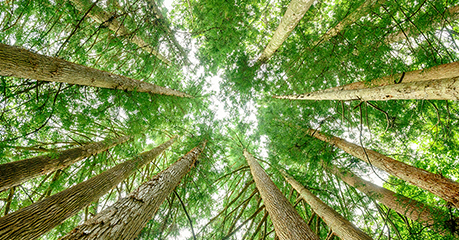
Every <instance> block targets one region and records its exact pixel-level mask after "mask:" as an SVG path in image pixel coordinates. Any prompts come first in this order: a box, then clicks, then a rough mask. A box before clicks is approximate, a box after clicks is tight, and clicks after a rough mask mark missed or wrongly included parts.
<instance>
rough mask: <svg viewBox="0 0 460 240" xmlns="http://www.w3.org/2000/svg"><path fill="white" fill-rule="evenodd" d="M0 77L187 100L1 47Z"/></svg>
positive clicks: (154, 87)
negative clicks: (168, 96) (145, 93)
mask: <svg viewBox="0 0 460 240" xmlns="http://www.w3.org/2000/svg"><path fill="white" fill-rule="evenodd" d="M0 75H1V76H13V77H18V78H32V79H36V80H39V81H47V82H63V83H69V84H76V85H83V86H90V87H100V88H112V89H120V90H126V91H137V92H147V93H153V94H162V95H170V96H178V97H191V96H190V95H188V94H185V93H182V92H179V91H176V90H173V89H169V88H165V87H160V86H157V85H155V84H151V83H148V82H143V81H139V80H135V79H132V78H128V77H124V76H120V75H116V74H112V73H109V72H105V71H101V70H98V69H94V68H90V67H86V66H83V65H79V64H75V63H71V62H68V61H65V60H62V59H59V58H53V57H48V56H44V55H40V54H36V53H34V52H32V51H28V50H25V49H21V48H17V47H13V46H8V45H5V44H1V43H0Z"/></svg>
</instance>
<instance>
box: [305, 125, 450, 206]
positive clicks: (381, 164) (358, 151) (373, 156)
mask: <svg viewBox="0 0 460 240" xmlns="http://www.w3.org/2000/svg"><path fill="white" fill-rule="evenodd" d="M306 131H307V133H308V134H309V135H311V136H313V137H316V138H318V139H320V140H322V141H325V142H328V143H330V144H333V145H335V146H337V147H338V148H340V149H342V150H343V151H345V152H347V153H349V154H351V155H353V156H355V157H357V158H359V159H361V160H362V161H364V162H366V163H370V164H372V165H373V166H375V167H377V168H379V169H381V170H384V171H386V172H388V173H389V174H391V175H393V176H395V177H398V178H400V179H402V180H404V181H406V182H408V183H410V184H413V185H415V186H417V187H419V188H422V189H425V190H427V191H429V192H431V193H433V194H435V195H437V196H439V197H440V198H442V199H444V200H446V201H448V202H451V203H452V204H454V206H455V207H457V208H458V193H459V191H458V188H459V184H458V182H455V181H452V180H450V179H448V178H445V177H443V176H441V175H439V174H434V173H431V172H428V171H426V170H423V169H420V168H416V167H413V166H411V165H408V164H405V163H403V162H399V161H396V160H395V159H393V158H390V157H387V156H385V155H383V154H380V153H378V152H375V151H373V150H370V149H367V148H363V147H361V146H358V145H356V144H354V143H350V142H347V141H345V140H343V139H341V138H338V137H334V136H331V137H328V136H326V135H324V134H322V133H321V132H319V131H315V130H313V129H308V130H306Z"/></svg>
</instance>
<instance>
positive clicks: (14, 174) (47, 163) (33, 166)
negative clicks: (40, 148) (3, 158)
mask: <svg viewBox="0 0 460 240" xmlns="http://www.w3.org/2000/svg"><path fill="white" fill-rule="evenodd" d="M129 138H130V137H128V136H123V137H119V138H116V139H111V140H106V141H101V142H96V143H90V144H87V145H85V146H81V147H77V148H72V149H68V150H64V151H60V152H57V153H51V154H48V155H45V156H38V157H33V158H28V159H24V160H20V161H15V162H10V163H5V164H2V165H0V192H1V191H4V190H6V189H8V188H11V187H13V186H17V185H19V184H21V183H23V182H26V181H28V180H30V179H32V178H35V177H38V176H41V175H44V174H48V173H50V172H54V171H56V170H59V169H63V168H65V167H67V166H70V165H72V164H74V163H76V162H78V161H81V160H83V159H85V158H87V157H89V156H92V155H96V154H98V153H101V152H103V151H105V150H107V149H109V148H112V147H114V146H116V145H118V144H121V143H124V142H126V141H128V139H129Z"/></svg>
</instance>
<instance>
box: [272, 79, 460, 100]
mask: <svg viewBox="0 0 460 240" xmlns="http://www.w3.org/2000/svg"><path fill="white" fill-rule="evenodd" d="M458 84H459V82H458V76H457V77H454V78H445V79H437V80H430V81H423V82H410V83H399V84H391V85H386V86H382V87H374V88H363V89H357V90H339V91H329V90H324V91H317V92H312V93H305V94H298V95H288V96H274V98H279V99H290V100H343V101H349V100H360V101H384V100H397V99H433V100H458V94H459V91H458Z"/></svg>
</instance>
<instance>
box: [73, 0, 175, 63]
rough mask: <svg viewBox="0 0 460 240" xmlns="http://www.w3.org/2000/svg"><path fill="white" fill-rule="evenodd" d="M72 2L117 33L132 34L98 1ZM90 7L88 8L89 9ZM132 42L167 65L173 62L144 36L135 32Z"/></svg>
mask: <svg viewBox="0 0 460 240" xmlns="http://www.w3.org/2000/svg"><path fill="white" fill-rule="evenodd" d="M72 3H73V4H75V5H76V6H77V7H78V8H79V9H81V10H83V11H87V14H88V16H90V17H91V18H92V19H94V20H95V21H96V22H98V23H99V24H101V25H104V26H106V27H108V28H109V29H110V30H112V31H114V32H115V33H116V34H117V35H130V34H132V33H131V31H129V30H128V29H126V27H125V26H124V25H123V24H122V23H120V22H119V21H118V20H117V16H112V15H111V14H109V13H107V12H105V11H104V10H103V9H102V8H100V7H99V6H97V5H96V3H97V2H95V3H93V2H91V0H72ZM87 9H88V10H87ZM130 40H131V42H132V43H134V44H136V45H137V46H139V47H140V48H142V49H143V50H144V51H146V52H148V53H149V54H152V55H154V56H156V57H157V58H158V59H160V60H161V61H162V62H164V63H165V64H167V65H171V62H170V61H169V60H168V59H166V58H165V57H164V56H163V55H161V54H160V53H159V52H158V51H157V50H155V49H154V48H152V47H151V46H150V45H149V44H147V43H146V42H145V41H144V40H142V38H140V37H138V36H137V35H136V34H134V35H133V36H132V37H131V38H130Z"/></svg>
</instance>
